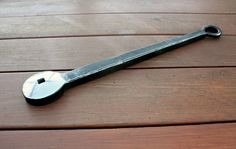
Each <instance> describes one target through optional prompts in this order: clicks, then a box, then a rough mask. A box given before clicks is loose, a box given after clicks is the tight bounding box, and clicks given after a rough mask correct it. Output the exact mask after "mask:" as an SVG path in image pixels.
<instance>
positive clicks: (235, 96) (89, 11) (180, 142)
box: [0, 0, 236, 149]
mask: <svg viewBox="0 0 236 149" xmlns="http://www.w3.org/2000/svg"><path fill="white" fill-rule="evenodd" d="M204 24H215V25H217V26H219V27H220V28H222V30H223V36H222V37H221V38H220V39H211V38H206V39H204V40H201V41H199V42H196V43H193V44H190V45H187V46H185V47H181V48H178V49H176V50H174V51H171V52H168V53H166V54H163V55H160V56H157V57H154V58H152V59H150V60H147V61H144V62H142V63H139V64H137V65H134V66H131V67H129V68H126V69H124V70H121V71H118V72H115V73H112V74H110V75H107V76H105V77H102V78H99V79H96V80H94V81H91V82H88V83H85V84H82V85H80V86H77V87H74V88H73V89H70V90H68V91H66V92H65V94H64V95H63V96H62V97H61V98H60V99H59V100H58V101H56V102H54V103H52V104H49V105H46V106H41V107H35V106H31V105H29V104H27V103H26V102H25V100H24V97H23V95H22V93H21V89H22V84H23V82H24V81H25V79H27V78H28V77H29V76H30V75H32V74H34V73H35V72H38V71H43V70H57V71H62V72H63V71H68V70H71V69H74V68H76V67H78V66H82V65H84V64H87V63H91V62H94V61H96V60H100V59H103V58H106V57H109V56H114V55H118V54H121V53H124V52H126V51H129V50H132V49H134V48H139V47H143V46H145V45H148V44H151V43H156V42H160V41H163V40H165V39H168V38H170V37H174V36H177V35H182V34H185V33H188V32H192V31H195V30H196V29H198V28H200V27H201V26H202V25H204ZM235 28H236V1H235V0H224V1H222V0H148V1H137V0H120V1H118V0H91V1H85V0H84V1H82V0H41V1H30V0H3V1H0V55H1V59H0V64H1V67H0V88H1V89H0V146H1V148H4V149H8V148H17V149H21V148H22V149H25V148H29V149H32V148H39V149H42V148H55V149H58V148H83V149H84V148H91V149H96V148H101V149H104V148H108V149H110V148H115V149H116V148H117V149H121V148H122V149H126V148H135V149H144V148H150V149H156V148H178V149H182V148H184V149H185V148H186V149H189V148H191V149H192V148H212V149H216V148H219V149H222V148H225V149H231V148H232V149H235V148H236V141H235V140H236V30H235Z"/></svg>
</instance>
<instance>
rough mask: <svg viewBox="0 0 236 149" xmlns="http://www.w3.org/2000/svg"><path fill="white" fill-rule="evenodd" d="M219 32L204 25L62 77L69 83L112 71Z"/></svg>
mask: <svg viewBox="0 0 236 149" xmlns="http://www.w3.org/2000/svg"><path fill="white" fill-rule="evenodd" d="M221 34H222V31H221V30H220V28H218V27H216V26H213V25H208V26H204V27H202V28H201V29H200V30H198V31H195V32H192V33H189V34H185V35H183V36H178V37H175V38H171V39H169V40H166V41H163V42H160V43H157V44H153V45H149V46H146V47H143V48H140V49H136V50H132V51H130V52H127V53H124V54H121V55H119V56H115V57H110V58H107V59H104V60H101V61H97V62H95V63H92V64H88V65H85V66H82V67H79V68H77V69H74V70H72V71H68V72H66V73H64V74H63V77H64V78H65V80H67V83H71V82H74V81H77V80H81V79H84V78H88V77H89V78H90V77H92V78H93V77H96V76H97V75H104V74H106V73H108V72H113V71H116V70H119V69H121V68H124V67H127V66H129V65H131V64H135V63H138V62H140V61H141V60H144V59H147V58H150V57H153V56H155V55H159V54H162V53H164V52H167V51H170V50H173V49H174V48H177V47H180V46H183V45H186V44H188V43H191V42H193V41H196V40H199V39H201V38H204V37H206V36H210V37H219V36H221Z"/></svg>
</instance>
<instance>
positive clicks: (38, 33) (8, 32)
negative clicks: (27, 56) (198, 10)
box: [0, 14, 236, 39]
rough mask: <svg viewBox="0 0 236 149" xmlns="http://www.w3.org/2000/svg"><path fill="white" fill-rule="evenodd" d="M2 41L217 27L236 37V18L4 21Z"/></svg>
mask: <svg viewBox="0 0 236 149" xmlns="http://www.w3.org/2000/svg"><path fill="white" fill-rule="evenodd" d="M0 22H1V24H0V28H1V34H0V38H1V39H8V38H32V37H34V38H35V37H42V38H43V37H68V36H95V35H96V36H97V35H126V34H129V35H133V34H136V35H137V34H145V35H146V34H185V33H189V32H192V31H196V30H197V29H199V28H201V27H202V26H203V25H205V24H216V25H218V26H219V27H221V28H222V30H223V32H224V35H236V30H235V28H236V15H225V16H222V15H216V14H204V15H202V14H100V15H94V14H92V15H58V16H34V17H9V18H0Z"/></svg>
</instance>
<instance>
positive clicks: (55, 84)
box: [22, 71, 66, 105]
mask: <svg viewBox="0 0 236 149" xmlns="http://www.w3.org/2000/svg"><path fill="white" fill-rule="evenodd" d="M65 84H66V80H65V79H64V78H63V76H62V74H61V73H59V72H53V71H44V72H40V73H37V74H34V75H32V76H31V77H29V78H28V79H27V80H26V81H25V82H24V84H23V89H22V92H23V95H24V97H25V99H26V101H27V102H28V103H30V104H31V105H45V104H48V103H51V102H52V101H54V100H55V99H57V97H60V95H62V94H63V92H64V86H65Z"/></svg>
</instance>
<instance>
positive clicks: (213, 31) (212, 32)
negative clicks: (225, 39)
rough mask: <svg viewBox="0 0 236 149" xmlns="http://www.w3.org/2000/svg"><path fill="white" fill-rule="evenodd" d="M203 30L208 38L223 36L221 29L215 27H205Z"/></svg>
mask: <svg viewBox="0 0 236 149" xmlns="http://www.w3.org/2000/svg"><path fill="white" fill-rule="evenodd" d="M203 30H204V31H205V32H206V33H207V35H208V36H211V37H219V36H221V34H222V31H221V29H220V28H219V27H217V26H213V25H208V26H205V27H203Z"/></svg>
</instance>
